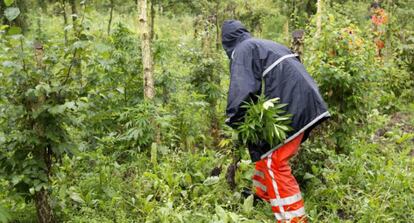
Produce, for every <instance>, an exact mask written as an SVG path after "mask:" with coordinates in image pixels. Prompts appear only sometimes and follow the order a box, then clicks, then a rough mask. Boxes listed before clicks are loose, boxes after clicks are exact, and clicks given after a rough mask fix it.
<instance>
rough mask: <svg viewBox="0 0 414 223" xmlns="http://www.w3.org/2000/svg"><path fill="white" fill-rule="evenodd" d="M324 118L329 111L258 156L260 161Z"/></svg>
mask: <svg viewBox="0 0 414 223" xmlns="http://www.w3.org/2000/svg"><path fill="white" fill-rule="evenodd" d="M324 117H329V111H326V112H324V113H322V114H321V115H319V116H318V117H316V118H314V119H313V120H312V121H311V122H309V123H308V124H307V125H305V126H304V127H303V128H301V129H300V130H299V131H297V132H296V133H295V134H293V135H292V136H290V137H289V138H287V139H285V141H284V142H283V143H281V144H279V145H277V146H276V147H275V148H273V149H271V150H269V151H267V152H266V153H265V154H263V155H261V156H260V159H263V158H265V157H267V156H269V154H271V153H272V152H273V151H275V150H277V149H279V148H280V147H281V146H283V145H284V144H286V143H288V142H290V141H292V140H293V139H294V138H296V137H297V136H298V135H300V134H301V133H303V132H305V131H306V129H308V128H310V127H311V126H312V125H314V124H315V123H317V122H318V121H319V120H321V119H322V118H324Z"/></svg>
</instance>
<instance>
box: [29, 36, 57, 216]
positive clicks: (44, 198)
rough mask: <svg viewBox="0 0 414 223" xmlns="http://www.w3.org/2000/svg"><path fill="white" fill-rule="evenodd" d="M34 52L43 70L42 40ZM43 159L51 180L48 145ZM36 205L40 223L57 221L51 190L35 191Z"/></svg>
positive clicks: (38, 130)
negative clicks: (51, 204) (51, 199)
mask: <svg viewBox="0 0 414 223" xmlns="http://www.w3.org/2000/svg"><path fill="white" fill-rule="evenodd" d="M34 53H35V60H36V65H37V69H39V70H43V69H44V64H43V44H42V43H40V42H36V43H35V44H34ZM45 100H46V98H44V97H42V98H40V99H39V102H38V103H37V104H36V105H34V106H40V105H42V104H43V103H44V101H45ZM33 130H34V131H35V132H36V133H37V134H38V135H39V136H41V135H43V134H44V128H43V126H42V125H36V124H34V126H33ZM41 151H42V153H43V154H42V156H43V161H44V163H45V166H46V170H44V171H45V172H46V175H47V179H48V180H49V177H50V173H51V167H52V154H51V150H50V148H48V147H46V148H44V149H42V150H41ZM34 200H35V205H36V212H37V219H38V222H39V223H55V222H56V220H55V217H54V214H53V209H52V207H51V206H50V198H49V192H48V191H47V190H46V189H45V188H42V189H40V191H36V192H35V197H34Z"/></svg>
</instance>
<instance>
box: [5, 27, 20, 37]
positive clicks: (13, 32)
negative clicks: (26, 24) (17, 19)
mask: <svg viewBox="0 0 414 223" xmlns="http://www.w3.org/2000/svg"><path fill="white" fill-rule="evenodd" d="M21 33H22V28H20V27H18V26H12V27H10V29H9V30H7V35H10V36H12V35H17V34H21Z"/></svg>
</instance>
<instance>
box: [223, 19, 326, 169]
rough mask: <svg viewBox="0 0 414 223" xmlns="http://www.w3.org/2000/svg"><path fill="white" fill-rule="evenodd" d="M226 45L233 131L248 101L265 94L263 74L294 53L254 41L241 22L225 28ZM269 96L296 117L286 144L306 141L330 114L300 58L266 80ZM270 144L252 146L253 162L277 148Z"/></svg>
mask: <svg viewBox="0 0 414 223" xmlns="http://www.w3.org/2000/svg"><path fill="white" fill-rule="evenodd" d="M222 44H223V48H224V50H225V51H226V54H227V56H228V57H229V59H230V73H231V78H230V89H229V94H228V98H227V109H226V114H227V120H226V123H227V124H228V125H230V126H231V127H233V128H236V127H237V123H239V122H241V121H243V117H244V115H245V111H244V110H243V109H242V108H241V105H242V104H243V102H244V101H250V99H253V100H254V99H255V98H256V96H257V95H260V93H261V87H262V76H263V75H262V74H263V72H264V71H265V70H266V68H268V67H269V66H270V65H272V64H273V63H274V62H275V61H276V60H278V59H279V58H281V57H282V56H285V55H288V54H293V52H292V51H291V50H290V49H288V48H287V47H285V46H283V45H281V44H278V43H275V42H272V41H269V40H262V39H256V38H252V37H251V35H250V33H249V32H248V31H247V29H246V28H245V27H244V26H243V24H242V23H241V22H240V21H237V20H227V21H225V22H224V24H223V26H222ZM264 82H265V96H266V97H267V98H269V99H270V98H276V97H278V98H280V102H281V103H286V104H287V106H286V107H285V109H286V110H287V112H288V113H290V114H292V115H293V116H292V123H291V126H292V127H293V131H291V132H290V133H289V134H288V137H287V139H286V140H285V142H284V143H287V142H289V141H290V140H292V139H293V138H295V137H296V136H298V135H299V134H301V133H304V137H303V140H302V142H303V141H305V140H306V139H307V137H308V135H309V132H310V131H311V130H312V129H313V128H314V127H315V126H317V125H318V124H319V123H321V122H322V121H323V120H325V119H327V118H328V117H329V116H330V115H329V112H328V109H327V106H326V104H325V102H324V101H323V99H322V97H321V95H320V93H319V90H318V87H317V86H316V84H315V82H314V80H313V79H312V77H311V76H310V75H309V74H308V73H307V71H306V69H305V67H304V66H303V64H302V63H301V62H300V61H299V59H298V58H296V57H290V58H286V59H284V60H283V61H282V62H280V63H279V64H278V65H277V66H276V67H274V68H273V69H272V70H271V71H270V72H269V73H267V75H266V76H265V77H264ZM280 146H281V145H279V146H276V147H274V148H270V146H269V144H267V143H266V142H262V143H259V144H257V145H249V152H250V156H251V158H252V160H253V161H257V160H259V159H262V158H264V157H266V156H267V155H268V154H270V153H271V152H272V151H274V150H275V149H277V148H279V147H280Z"/></svg>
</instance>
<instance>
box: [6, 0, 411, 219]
mask: <svg viewBox="0 0 414 223" xmlns="http://www.w3.org/2000/svg"><path fill="white" fill-rule="evenodd" d="M371 3H372V2H371V1H366V0H365V1H364V0H360V1H348V0H326V1H325V0H324V1H322V0H318V1H316V0H306V1H295V0H289V1H281V0H261V1H246V0H226V1H219V0H211V1H208V0H200V1H177V0H158V1H155V0H150V1H148V3H147V1H146V0H139V1H137V2H136V1H132V0H130V1H121V0H104V1H97V0H82V1H78V0H48V1H41V0H36V1H35V0H0V46H1V47H0V222H272V221H274V217H273V215H272V212H271V210H270V206H269V205H267V204H265V203H263V202H258V203H256V202H253V197H251V196H250V197H248V198H244V197H243V196H242V195H241V193H240V191H241V190H242V188H246V187H247V188H248V187H251V181H250V178H251V176H252V174H253V169H254V166H253V164H252V163H251V162H250V161H249V156H248V154H247V152H246V151H245V149H242V150H240V151H239V150H238V148H239V147H238V145H237V143H235V141H234V132H232V130H231V129H229V127H227V126H225V124H224V120H225V116H224V110H225V105H226V94H227V89H228V85H229V75H228V58H227V56H226V55H225V53H224V51H223V50H222V48H221V42H220V25H221V23H222V22H223V21H224V20H225V19H228V18H236V19H239V20H241V21H242V22H243V23H244V24H246V26H247V27H248V28H249V30H251V31H252V33H253V35H254V36H256V37H259V38H267V39H271V40H274V41H277V42H279V43H282V44H285V45H287V46H291V43H294V44H299V45H300V47H298V49H301V50H300V51H301V52H300V53H301V59H302V61H303V63H304V64H305V66H306V68H307V70H308V71H309V73H310V74H311V75H312V76H313V77H314V79H315V80H316V82H317V83H318V85H319V87H320V91H321V93H322V94H323V97H324V99H325V100H326V102H327V104H328V106H329V108H330V112H331V114H332V118H331V119H330V121H329V122H326V123H325V124H324V125H323V126H320V127H319V128H318V129H316V130H315V131H314V132H313V134H312V136H311V138H310V140H308V141H307V142H306V143H305V144H303V145H302V149H301V151H300V153H299V155H298V156H297V157H296V158H295V159H294V160H293V162H292V165H293V168H292V169H293V170H294V172H295V176H296V177H297V179H298V181H299V182H300V185H301V187H302V191H303V194H304V199H305V205H306V210H307V213H308V217H309V220H310V221H311V222H412V221H413V216H414V118H413V117H414V90H413V89H414V63H413V61H414V29H413V28H414V23H412V21H411V20H410V19H409V18H413V16H414V2H413V1H409V0H398V1H397V0H395V1H392V0H384V1H382V2H381V7H382V11H381V10H374V9H373V8H371V7H370V5H371ZM144 5H145V6H148V7H146V8H145V7H143V6H144ZM142 10H147V11H143V12H144V13H142ZM140 11H141V13H140ZM378 13H380V15H379V16H378V17H375V19H372V18H371V16H372V15H374V14H378ZM378 18H379V19H378ZM297 29H302V30H304V38H302V39H300V40H297V39H294V38H293V39H292V37H291V33H292V32H293V31H294V30H297ZM296 47H297V46H292V48H294V49H297V48H296ZM152 82H153V83H152ZM237 156H241V161H240V162H239V164H238V167H237V170H236V172H235V179H236V181H235V183H236V184H235V185H234V184H230V185H228V182H227V181H228V179H226V173H227V172H228V170H230V172H231V171H232V170H235V168H234V167H235V165H234V160H235V157H237ZM228 167H231V168H228ZM230 176H231V173H230ZM228 177H229V174H227V178H228ZM230 183H232V182H230Z"/></svg>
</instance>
